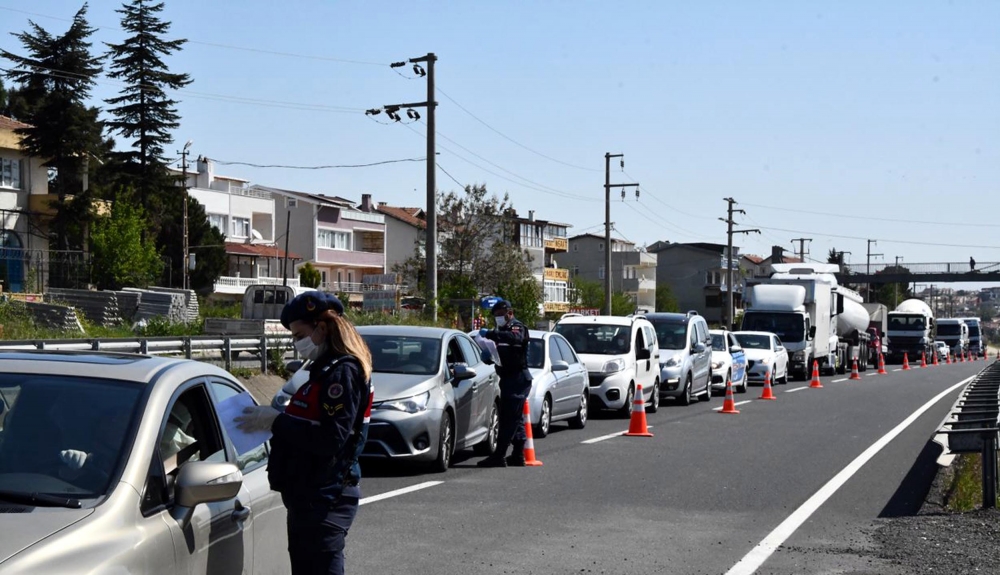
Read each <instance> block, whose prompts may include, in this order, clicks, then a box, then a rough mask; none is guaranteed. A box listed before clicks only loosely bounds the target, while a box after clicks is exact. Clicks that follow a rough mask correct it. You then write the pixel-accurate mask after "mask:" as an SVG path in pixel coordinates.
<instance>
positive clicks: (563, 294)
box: [545, 281, 569, 303]
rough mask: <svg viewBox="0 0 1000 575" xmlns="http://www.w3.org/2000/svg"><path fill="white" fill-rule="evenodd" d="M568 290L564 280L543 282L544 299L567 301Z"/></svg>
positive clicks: (547, 300)
mask: <svg viewBox="0 0 1000 575" xmlns="http://www.w3.org/2000/svg"><path fill="white" fill-rule="evenodd" d="M568 291H569V290H568V289H567V286H566V282H552V281H547V282H545V301H546V302H558V303H565V302H568V301H569V299H568V296H569V293H568Z"/></svg>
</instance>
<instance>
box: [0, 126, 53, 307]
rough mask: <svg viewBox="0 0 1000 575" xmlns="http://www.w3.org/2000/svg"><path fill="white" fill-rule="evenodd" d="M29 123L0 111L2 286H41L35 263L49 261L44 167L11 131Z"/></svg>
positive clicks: (19, 289) (48, 198)
mask: <svg viewBox="0 0 1000 575" xmlns="http://www.w3.org/2000/svg"><path fill="white" fill-rule="evenodd" d="M27 127H29V126H28V125H27V124H24V123H22V122H18V121H17V120H14V119H12V118H8V117H6V116H0V284H2V288H3V291H13V292H22V291H25V290H26V289H30V291H40V288H41V287H43V285H44V283H45V282H44V278H40V277H39V276H38V274H37V273H33V272H38V271H39V270H38V269H37V266H38V265H44V264H43V262H45V261H47V260H48V247H49V242H48V226H47V222H48V219H49V218H50V217H51V215H52V214H54V211H53V209H52V207H51V202H52V201H55V200H56V198H55V197H54V195H52V194H49V192H48V190H49V182H48V169H47V168H46V167H45V166H44V165H43V160H42V159H40V158H33V157H31V156H27V155H25V154H24V153H23V152H22V149H21V137H20V136H19V135H18V134H17V133H16V132H15V130H17V129H20V128H27Z"/></svg>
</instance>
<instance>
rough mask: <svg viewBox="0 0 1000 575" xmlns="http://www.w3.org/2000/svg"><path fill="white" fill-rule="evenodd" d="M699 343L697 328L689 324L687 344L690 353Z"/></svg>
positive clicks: (692, 323)
mask: <svg viewBox="0 0 1000 575" xmlns="http://www.w3.org/2000/svg"><path fill="white" fill-rule="evenodd" d="M699 341H700V338H699V337H698V326H697V325H696V324H695V323H694V322H691V323H689V324H688V344H689V346H690V348H691V351H694V346H695V345H697V344H698V342H699Z"/></svg>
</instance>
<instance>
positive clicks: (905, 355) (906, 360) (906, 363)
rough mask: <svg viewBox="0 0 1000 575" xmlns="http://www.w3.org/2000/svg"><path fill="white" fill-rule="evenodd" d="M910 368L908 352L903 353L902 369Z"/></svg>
mask: <svg viewBox="0 0 1000 575" xmlns="http://www.w3.org/2000/svg"><path fill="white" fill-rule="evenodd" d="M909 369H910V354H908V353H903V371H907V370H909Z"/></svg>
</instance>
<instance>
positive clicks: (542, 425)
mask: <svg viewBox="0 0 1000 575" xmlns="http://www.w3.org/2000/svg"><path fill="white" fill-rule="evenodd" d="M532 428H533V431H534V434H533V435H534V437H537V438H538V439H541V438H543V437H545V436H547V435H548V434H549V431H550V430H551V429H552V398H551V397H549V396H548V395H546V396H545V399H543V400H542V413H541V415H539V416H538V423H536V424H535V425H533V426H532Z"/></svg>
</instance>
